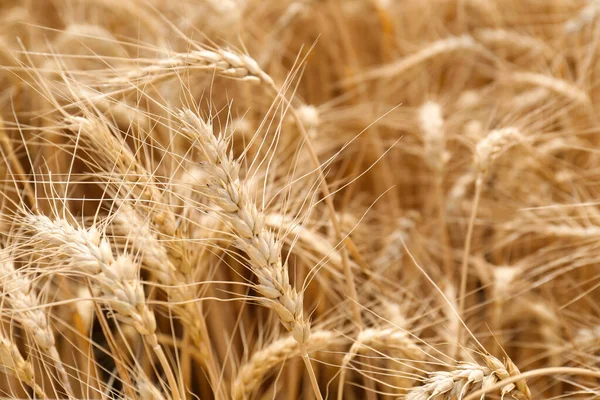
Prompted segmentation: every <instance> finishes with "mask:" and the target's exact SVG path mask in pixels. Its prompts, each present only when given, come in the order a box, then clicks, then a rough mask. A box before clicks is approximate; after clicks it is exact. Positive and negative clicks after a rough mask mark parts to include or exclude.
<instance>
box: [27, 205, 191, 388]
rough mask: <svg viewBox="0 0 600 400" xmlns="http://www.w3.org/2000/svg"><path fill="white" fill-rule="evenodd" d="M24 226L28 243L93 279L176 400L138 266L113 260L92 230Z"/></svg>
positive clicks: (46, 221)
mask: <svg viewBox="0 0 600 400" xmlns="http://www.w3.org/2000/svg"><path fill="white" fill-rule="evenodd" d="M24 225H25V226H26V229H28V230H30V231H31V234H32V237H31V241H32V243H33V244H35V245H36V246H37V248H42V249H44V250H45V251H47V252H49V254H50V255H54V256H55V257H56V258H57V259H59V260H63V261H64V262H65V263H66V264H68V265H69V266H70V268H72V269H73V270H76V271H77V272H83V273H85V274H90V275H93V276H94V282H95V283H97V284H98V286H99V288H100V291H101V292H102V301H103V302H105V303H106V304H108V305H109V306H110V308H111V309H112V312H113V313H114V316H115V318H117V319H118V320H120V321H122V322H124V323H126V324H129V325H131V326H133V327H134V328H135V329H136V331H137V332H138V333H139V334H140V335H142V336H144V338H145V339H146V342H147V343H148V345H149V346H150V347H151V348H152V350H153V351H154V352H155V354H156V356H157V357H158V358H159V361H160V363H161V366H162V367H163V369H164V370H165V374H166V375H167V378H168V379H169V384H170V385H171V386H172V387H171V390H172V391H173V396H174V398H177V399H179V398H180V396H179V391H178V385H177V381H176V379H175V378H174V375H173V372H172V371H171V367H170V365H169V363H168V361H167V359H166V356H165V354H164V352H163V350H162V347H161V346H160V345H159V343H158V338H157V336H156V320H155V318H154V314H153V313H152V311H150V309H149V308H148V306H147V304H146V297H145V294H144V288H143V286H142V282H141V280H140V278H139V265H138V264H137V263H136V262H135V261H134V260H133V259H132V258H131V257H130V256H127V255H120V256H118V257H115V256H114V255H113V253H112V249H111V246H110V243H109V242H108V240H107V239H106V238H105V237H103V236H102V234H101V233H100V231H98V230H97V229H95V228H93V227H92V228H90V229H84V228H76V227H74V226H73V225H71V224H70V223H69V222H68V221H66V220H64V219H56V220H52V219H50V218H48V217H46V216H44V215H34V214H30V215H28V216H27V217H26V220H25V224H24Z"/></svg>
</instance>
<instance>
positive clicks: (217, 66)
mask: <svg viewBox="0 0 600 400" xmlns="http://www.w3.org/2000/svg"><path fill="white" fill-rule="evenodd" d="M136 62H137V63H138V64H147V65H145V66H142V67H139V68H136V69H130V70H126V71H125V72H123V73H121V74H119V76H117V77H114V78H111V79H108V80H107V81H104V83H105V84H109V85H110V84H128V85H132V83H134V84H135V82H138V81H140V80H148V79H149V80H151V81H156V80H159V79H164V78H165V77H168V76H172V75H174V74H176V73H182V72H183V71H185V70H190V71H194V70H199V71H207V72H211V73H214V74H216V75H218V76H223V77H226V78H231V79H237V80H243V81H249V82H255V83H264V84H266V85H267V86H269V87H273V86H274V82H273V79H272V78H271V77H270V76H269V75H268V74H267V73H265V72H264V71H263V70H262V69H261V68H260V66H259V65H258V63H257V62H256V61H255V60H254V59H253V58H252V57H250V56H248V55H245V54H240V53H237V52H234V51H233V50H226V49H220V48H215V49H210V50H209V49H202V50H193V51H191V52H189V53H172V54H169V55H168V56H167V57H165V58H161V59H158V60H157V59H137V60H136ZM132 86H133V85H132Z"/></svg>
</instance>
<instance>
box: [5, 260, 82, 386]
mask: <svg viewBox="0 0 600 400" xmlns="http://www.w3.org/2000/svg"><path fill="white" fill-rule="evenodd" d="M0 286H1V287H2V291H3V292H4V299H5V301H6V302H7V303H8V305H9V306H10V307H11V308H12V310H13V312H14V316H13V318H14V319H15V320H16V321H18V322H19V324H20V325H21V326H22V327H23V330H24V331H25V333H26V334H27V336H29V337H30V338H31V340H32V341H33V343H34V344H35V346H37V347H38V348H39V349H40V350H41V351H42V352H44V353H45V354H47V355H48V356H49V357H50V358H51V359H52V361H53V363H54V366H55V368H56V371H57V372H58V374H59V376H60V381H61V384H62V385H63V386H64V389H65V390H66V391H67V393H68V395H69V396H70V397H72V396H73V391H72V389H71V384H70V383H69V374H68V373H67V371H66V369H65V367H64V365H63V363H62V361H61V358H60V355H59V353H58V350H57V348H56V343H55V341H54V333H53V331H52V327H51V326H50V323H49V321H48V317H47V316H46V314H45V312H44V310H43V309H42V308H40V304H39V302H38V298H37V296H36V293H35V290H34V288H33V282H32V281H31V279H29V277H28V276H27V275H26V274H24V273H23V272H22V271H21V270H20V269H19V270H18V269H15V267H14V263H13V261H12V259H11V257H10V255H9V254H8V253H7V250H6V249H0Z"/></svg>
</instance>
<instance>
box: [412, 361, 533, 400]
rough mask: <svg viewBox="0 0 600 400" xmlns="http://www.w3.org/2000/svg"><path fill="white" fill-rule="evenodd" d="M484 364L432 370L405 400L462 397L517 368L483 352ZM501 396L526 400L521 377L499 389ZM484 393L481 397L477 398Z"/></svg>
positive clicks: (514, 372)
mask: <svg viewBox="0 0 600 400" xmlns="http://www.w3.org/2000/svg"><path fill="white" fill-rule="evenodd" d="M483 359H484V361H485V364H486V365H485V366H481V365H478V364H474V363H460V364H458V365H457V366H456V368H455V369H454V370H452V371H447V372H433V373H431V374H429V378H428V379H427V380H426V381H425V382H426V383H425V384H424V385H423V386H417V387H414V388H411V389H410V390H409V391H408V393H407V394H406V396H405V399H406V400H430V399H434V398H436V399H448V400H450V399H456V400H462V399H464V398H465V396H467V395H469V394H470V393H472V392H473V391H475V390H477V389H479V388H482V389H485V388H488V387H490V386H492V385H494V384H496V383H497V382H500V381H502V380H504V379H507V378H509V377H512V376H517V375H519V374H520V371H519V369H518V368H517V367H516V365H515V364H514V363H513V362H512V361H511V360H509V359H507V360H506V361H505V363H504V364H503V363H502V362H501V361H500V360H498V359H497V358H495V357H493V356H491V355H484V356H483ZM501 392H502V397H504V396H505V395H506V394H510V395H511V396H513V397H514V398H515V399H518V400H530V399H531V392H530V391H529V387H528V386H527V383H526V382H525V381H524V380H518V381H517V382H515V383H509V384H507V385H505V386H503V387H502V389H501ZM484 398H485V395H482V396H481V400H483V399H484Z"/></svg>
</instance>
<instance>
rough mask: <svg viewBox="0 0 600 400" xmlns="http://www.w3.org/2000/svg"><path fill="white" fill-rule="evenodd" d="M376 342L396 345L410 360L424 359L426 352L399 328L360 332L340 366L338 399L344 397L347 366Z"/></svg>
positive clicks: (340, 399)
mask: <svg viewBox="0 0 600 400" xmlns="http://www.w3.org/2000/svg"><path fill="white" fill-rule="evenodd" d="M374 344H381V345H383V346H386V347H396V348H398V349H399V350H401V351H402V352H403V353H404V354H405V355H406V356H407V357H408V358H409V359H410V360H423V359H424V356H425V352H424V351H423V349H421V348H420V347H419V345H418V344H417V343H415V341H414V340H413V339H412V338H411V337H410V335H409V334H408V333H406V331H404V330H402V329H398V328H368V329H365V330H364V331H362V332H360V333H359V334H358V337H357V338H356V341H355V342H354V343H353V344H352V346H351V347H350V350H349V351H348V353H346V354H345V355H344V358H343V360H342V365H341V367H340V380H339V383H338V397H337V398H338V400H342V399H343V398H344V382H345V378H346V371H347V367H348V365H349V364H350V362H351V361H352V359H354V357H355V356H356V355H357V354H358V353H359V352H360V351H362V350H363V349H365V348H369V347H370V346H372V345H374Z"/></svg>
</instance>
